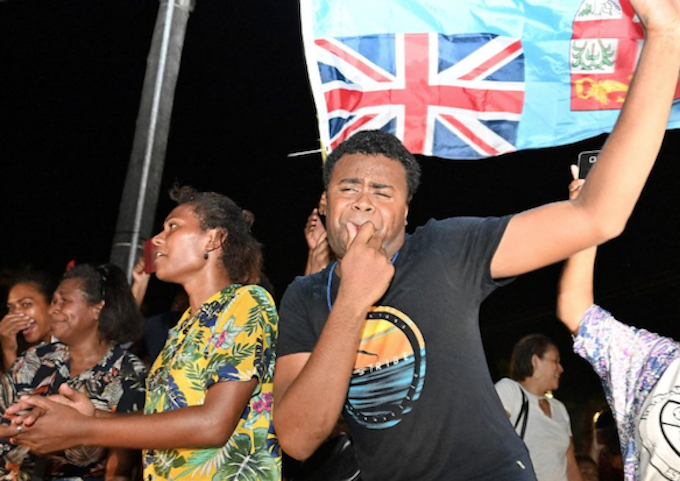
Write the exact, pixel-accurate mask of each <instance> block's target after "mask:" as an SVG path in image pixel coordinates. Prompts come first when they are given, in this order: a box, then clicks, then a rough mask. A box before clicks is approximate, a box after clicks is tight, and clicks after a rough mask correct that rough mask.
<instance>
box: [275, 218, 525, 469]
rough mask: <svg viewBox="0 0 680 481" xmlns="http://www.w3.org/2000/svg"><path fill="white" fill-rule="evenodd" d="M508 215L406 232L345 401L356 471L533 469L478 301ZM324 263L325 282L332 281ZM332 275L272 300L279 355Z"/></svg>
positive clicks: (312, 315) (305, 347)
mask: <svg viewBox="0 0 680 481" xmlns="http://www.w3.org/2000/svg"><path fill="white" fill-rule="evenodd" d="M509 219H510V217H503V218H453V219H447V220H444V221H434V220H431V221H430V222H428V223H427V224H426V225H425V226H424V227H421V228H419V229H417V230H416V231H415V233H414V234H413V235H411V236H409V237H407V239H406V242H405V243H404V246H402V248H401V250H400V251H399V254H398V256H397V257H396V259H395V260H394V265H395V275H394V278H393V280H392V282H391V284H390V287H389V289H388V290H387V292H386V293H385V295H384V297H383V298H382V299H381V300H380V301H379V302H378V303H376V305H375V306H374V307H373V308H372V310H371V311H370V312H369V313H368V316H367V317H368V318H367V320H366V322H365V324H364V330H363V332H362V341H361V345H360V347H359V350H358V352H357V358H356V361H355V366H354V371H353V375H352V380H351V383H350V387H349V391H348V394H347V400H346V404H345V413H344V414H345V418H346V420H347V422H348V425H349V427H350V430H351V434H352V437H353V438H354V441H355V446H356V451H357V456H358V458H359V463H360V466H361V469H362V480H365V481H374V480H386V481H387V480H389V481H395V480H401V479H403V480H419V481H424V480H472V479H475V480H477V479H479V480H499V481H500V480H503V481H514V480H518V481H519V480H521V481H525V480H534V479H535V476H534V474H533V471H532V467H531V461H530V460H529V455H528V452H527V450H526V447H525V446H524V443H522V441H521V440H520V439H519V437H518V436H517V434H516V433H515V431H514V430H513V428H512V426H511V425H510V422H509V420H508V418H507V415H506V414H505V411H504V410H503V407H502V405H501V403H500V401H499V399H498V396H497V394H496V391H495V389H494V385H493V382H492V379H491V376H490V374H489V370H488V366H487V364H486V358H485V355H484V348H483V346H482V339H481V334H480V330H479V307H480V304H481V303H482V301H483V300H484V299H485V298H486V297H487V296H488V295H489V294H490V293H491V292H492V291H493V290H494V289H495V288H496V287H498V285H499V283H497V282H495V281H494V280H493V279H492V278H491V274H490V263H491V259H492V257H493V255H494V253H495V251H496V248H497V247H498V244H499V242H500V239H501V238H502V236H503V232H504V231H505V227H506V226H507V223H508V221H509ZM329 275H330V289H329V288H328V286H329ZM339 284H340V278H339V277H337V276H336V275H335V274H332V273H331V271H330V267H329V268H326V269H325V270H323V271H322V272H320V273H318V274H315V275H312V276H306V277H299V278H297V279H296V280H295V281H294V282H293V283H292V284H291V285H290V286H289V288H288V290H287V291H286V293H285V295H284V297H283V300H282V302H281V309H280V333H279V342H278V345H277V352H278V356H285V355H287V354H293V353H299V352H311V351H312V350H313V349H314V346H315V344H316V342H317V340H318V338H319V336H320V334H321V331H322V330H323V327H324V325H325V323H326V320H327V318H328V313H329V309H328V304H329V301H330V303H331V304H332V301H333V299H334V298H335V295H336V294H337V290H338V286H339Z"/></svg>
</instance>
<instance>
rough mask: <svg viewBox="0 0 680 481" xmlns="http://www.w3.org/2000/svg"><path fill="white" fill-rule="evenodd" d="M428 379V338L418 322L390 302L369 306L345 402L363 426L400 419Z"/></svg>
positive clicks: (376, 426)
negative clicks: (426, 359) (426, 350)
mask: <svg viewBox="0 0 680 481" xmlns="http://www.w3.org/2000/svg"><path fill="white" fill-rule="evenodd" d="M424 382H425V342H424V340H423V336H422V334H421V333H420V330H419V329H418V327H417V326H416V325H415V323H414V322H413V321H412V320H411V319H409V317H408V316H406V315H405V314H404V313H403V312H400V311H399V310H397V309H394V308H392V307H386V306H376V307H373V308H371V311H369V313H368V315H367V318H366V321H365V322H364V327H363V330H362V333H361V343H360V345H359V351H358V352H357V357H356V360H355V361H354V371H353V372H352V380H351V381H350V386H349V393H348V396H347V403H346V405H345V408H346V409H347V411H348V412H349V413H350V415H351V416H352V417H353V418H354V420H355V421H356V422H357V423H359V424H360V425H362V426H365V427H367V428H369V429H387V428H390V427H392V426H395V425H396V424H398V423H399V422H400V421H401V420H402V418H403V417H404V416H405V415H407V414H408V413H409V412H410V411H411V409H412V407H413V403H415V402H416V401H417V400H418V398H419V397H420V393H421V392H422V389H423V384H424Z"/></svg>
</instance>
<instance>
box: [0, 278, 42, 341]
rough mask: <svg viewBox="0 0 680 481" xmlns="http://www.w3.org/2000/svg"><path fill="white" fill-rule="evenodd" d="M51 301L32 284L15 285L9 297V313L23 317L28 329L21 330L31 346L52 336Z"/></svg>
mask: <svg viewBox="0 0 680 481" xmlns="http://www.w3.org/2000/svg"><path fill="white" fill-rule="evenodd" d="M49 301H50V300H49V299H45V296H44V295H43V294H42V292H40V291H39V290H38V288H37V287H36V286H35V285H33V284H31V283H19V284H16V285H14V286H13V287H12V288H11V289H10V291H9V295H8V296H7V313H8V314H11V315H14V316H18V317H22V318H23V319H25V321H26V322H27V323H28V327H26V328H24V329H22V330H21V333H22V334H23V336H24V339H26V342H29V343H31V344H36V343H39V342H40V341H43V340H46V339H47V338H49V335H50V319H49V314H48V309H49Z"/></svg>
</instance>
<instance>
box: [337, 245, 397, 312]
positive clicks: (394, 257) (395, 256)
mask: <svg viewBox="0 0 680 481" xmlns="http://www.w3.org/2000/svg"><path fill="white" fill-rule="evenodd" d="M397 257H399V251H397V252H396V253H395V254H394V255H393V256H392V260H391V261H390V262H392V264H394V261H396V260H397ZM337 265H338V261H333V264H331V268H330V270H329V271H328V280H327V281H326V303H327V304H328V312H331V308H332V307H333V303H332V302H331V282H332V281H333V272H335V266H337Z"/></svg>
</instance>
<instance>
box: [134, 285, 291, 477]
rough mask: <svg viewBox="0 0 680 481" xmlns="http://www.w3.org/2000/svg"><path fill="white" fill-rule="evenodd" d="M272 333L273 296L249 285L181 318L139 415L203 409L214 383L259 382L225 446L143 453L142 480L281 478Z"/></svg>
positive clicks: (274, 329) (274, 326)
mask: <svg viewBox="0 0 680 481" xmlns="http://www.w3.org/2000/svg"><path fill="white" fill-rule="evenodd" d="M277 328H278V316H277V313H276V307H275V306H274V302H273V300H272V298H271V296H270V295H269V293H268V292H267V291H266V290H265V289H263V288H262V287H259V286H254V285H248V286H240V285H237V284H234V285H231V286H229V287H227V288H225V289H224V290H222V291H221V292H218V293H217V294H215V295H214V296H213V297H211V298H210V299H208V301H206V303H205V304H203V305H202V306H201V307H200V309H199V310H198V312H196V313H195V314H193V313H192V312H191V309H189V310H187V311H186V312H185V313H184V315H183V316H182V318H181V319H180V320H179V322H178V323H177V325H176V326H175V327H174V328H173V329H172V330H171V331H170V334H169V338H168V341H167V343H166V344H165V347H164V348H163V350H162V351H161V353H160V355H159V356H158V358H157V359H156V361H155V362H154V364H153V366H152V367H151V372H150V374H149V376H148V378H147V391H146V404H145V407H144V413H145V414H152V413H157V412H164V411H172V410H175V409H181V408H183V407H186V406H196V405H201V404H203V402H204V401H205V397H206V395H207V392H208V388H209V387H210V386H211V385H212V384H213V383H216V382H224V381H237V382H238V381H250V380H251V379H252V378H257V379H258V384H257V386H256V388H255V390H254V391H253V393H252V395H251V397H250V400H249V401H248V405H247V406H246V408H245V410H244V411H243V414H242V415H241V419H240V420H239V422H238V424H237V425H236V429H235V430H234V433H233V434H232V435H231V437H230V438H229V441H228V442H227V443H226V444H225V445H224V446H221V447H213V448H196V449H184V448H182V449H155V450H151V449H148V450H145V452H144V480H145V481H147V480H149V481H150V480H164V479H167V480H196V479H201V480H213V481H217V480H230V481H256V480H257V481H277V480H279V479H281V454H280V452H279V444H278V441H277V439H276V436H275V434H274V423H273V419H272V402H273V396H272V388H273V384H272V383H273V375H274V360H275V354H274V347H275V344H276V337H277ZM177 436H178V437H181V436H182V433H177Z"/></svg>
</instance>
